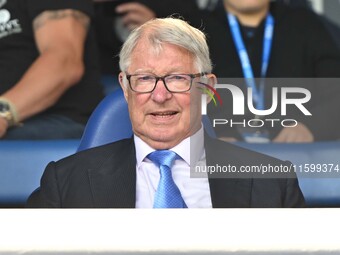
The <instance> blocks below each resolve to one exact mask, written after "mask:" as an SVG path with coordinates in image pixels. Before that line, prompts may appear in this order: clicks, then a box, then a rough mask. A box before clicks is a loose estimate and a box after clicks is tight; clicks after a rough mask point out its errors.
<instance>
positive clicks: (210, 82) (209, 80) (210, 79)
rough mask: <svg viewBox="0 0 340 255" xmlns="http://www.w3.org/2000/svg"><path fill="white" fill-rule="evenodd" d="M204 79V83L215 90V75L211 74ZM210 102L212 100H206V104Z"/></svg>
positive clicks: (209, 98)
mask: <svg viewBox="0 0 340 255" xmlns="http://www.w3.org/2000/svg"><path fill="white" fill-rule="evenodd" d="M206 79H207V81H206V83H207V84H208V85H210V86H211V87H213V88H215V85H216V84H217V77H216V75H215V74H212V73H210V74H207V75H206ZM211 100H212V98H211V97H208V98H207V103H210V101H211Z"/></svg>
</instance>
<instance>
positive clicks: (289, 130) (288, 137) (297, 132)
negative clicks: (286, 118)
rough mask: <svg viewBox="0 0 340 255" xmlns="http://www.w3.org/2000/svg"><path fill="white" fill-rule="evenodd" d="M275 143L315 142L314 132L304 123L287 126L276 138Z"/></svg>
mask: <svg viewBox="0 0 340 255" xmlns="http://www.w3.org/2000/svg"><path fill="white" fill-rule="evenodd" d="M273 142H275V143H311V142H314V136H313V134H312V132H311V131H310V130H309V129H308V128H307V127H306V126H305V125H304V124H302V123H300V122H299V123H298V125H297V126H296V127H285V128H283V129H282V130H281V132H280V133H279V134H278V135H277V136H276V137H275V138H274V140H273Z"/></svg>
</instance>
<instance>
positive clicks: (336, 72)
mask: <svg viewBox="0 0 340 255" xmlns="http://www.w3.org/2000/svg"><path fill="white" fill-rule="evenodd" d="M202 15H203V27H204V31H205V33H206V34H207V36H208V44H209V47H210V50H211V57H212V61H213V64H214V72H215V73H216V75H217V76H218V77H219V78H222V77H223V78H243V77H245V78H254V77H255V78H338V77H339V76H340V52H339V48H337V46H336V43H335V42H334V40H333V39H332V37H331V36H330V34H329V33H328V31H327V30H326V29H325V27H324V25H323V24H322V22H321V21H320V19H319V17H318V16H317V15H316V14H315V13H313V12H312V11H310V10H308V9H306V8H290V7H289V6H286V5H284V4H281V3H276V2H272V1H269V0H224V1H223V0H220V1H219V2H218V3H217V5H216V7H215V9H214V10H213V11H202ZM234 21H235V22H234ZM267 28H270V29H269V31H272V33H270V34H269V35H270V37H267V38H265V37H264V31H265V29H267ZM271 28H273V29H271ZM238 29H239V31H240V32H239V33H240V34H238V32H237V30H238ZM235 38H240V40H237V39H235ZM265 43H267V45H269V47H266V49H265V48H264V44H265ZM242 45H244V47H245V49H246V57H247V58H248V59H249V63H250V68H248V67H249V66H248V65H246V63H247V59H246V58H241V57H240V56H241V55H240V49H241V48H242ZM259 83H260V82H258V81H257V83H256V84H255V87H256V89H257V91H260V90H261V87H260V86H261V85H260V84H259ZM278 83H280V84H281V85H279V86H284V85H286V86H287V85H288V84H284V83H287V82H285V81H281V82H278ZM246 88H247V85H246V84H244V86H242V87H241V89H242V90H243V91H245V90H246ZM307 89H308V90H310V92H311V95H312V99H311V101H310V102H309V105H308V107H309V108H308V109H309V110H310V112H311V113H312V115H313V117H312V118H305V117H304V116H298V115H293V116H290V118H292V119H296V120H297V121H298V125H297V126H296V127H294V128H291V127H284V128H282V127H278V128H271V129H269V139H270V140H271V141H274V142H313V141H320V140H333V139H338V138H340V136H339V132H338V131H337V129H338V128H337V127H338V126H339V124H340V117H339V116H340V115H339V114H338V109H339V107H340V105H339V103H338V102H337V101H339V100H338V98H339V96H340V91H339V86H330V85H329V86H328V85H327V84H322V85H321V84H317V82H316V85H313V84H310V86H308V87H307ZM254 90H255V89H253V91H254ZM271 90H272V86H269V85H268V86H266V85H264V89H263V91H264V92H263V94H264V96H263V97H261V102H262V105H265V107H264V109H268V108H269V107H270V103H271V95H272V93H271ZM226 94H227V93H222V94H221V96H222V97H223V102H231V100H232V99H231V97H230V96H229V95H226ZM230 108H231V107H229V109H227V108H226V107H225V108H223V110H222V111H220V109H218V108H217V107H214V106H212V105H210V107H209V112H210V116H211V117H212V118H216V119H230V117H231V116H232V113H231V109H230ZM246 117H247V119H252V118H254V115H251V114H250V113H247V116H246ZM279 117H280V116H274V117H272V118H279ZM281 117H282V116H281ZM215 130H216V133H217V136H218V137H220V138H221V139H224V140H228V141H236V140H243V139H244V136H243V134H242V132H240V130H237V129H236V128H230V127H226V126H223V125H220V126H217V127H216V128H215Z"/></svg>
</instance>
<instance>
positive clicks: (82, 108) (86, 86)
mask: <svg viewBox="0 0 340 255" xmlns="http://www.w3.org/2000/svg"><path fill="white" fill-rule="evenodd" d="M92 8H93V7H92V2H91V1H90V0H72V1H70V0H58V1H55V0H34V1H33V0H7V1H5V3H4V4H3V5H2V6H0V94H2V93H4V92H5V91H7V90H8V89H10V88H11V87H13V86H14V85H15V84H16V83H17V82H18V81H19V80H20V79H21V77H22V76H23V74H24V73H25V72H26V71H27V69H28V68H29V67H30V65H31V64H32V63H33V62H34V61H35V60H36V59H37V58H38V56H39V52H38V49H37V47H36V44H35V40H34V32H33V28H32V23H33V20H34V19H35V18H36V17H37V16H38V15H39V14H40V13H42V12H43V11H45V10H57V9H76V10H79V11H81V12H83V13H85V14H86V15H88V16H89V17H91V18H92V16H93V9H92ZM84 59H85V74H84V76H83V78H82V79H81V81H80V82H79V83H78V84H76V85H75V86H73V87H72V88H70V89H69V90H68V91H67V92H66V93H65V94H64V95H63V96H62V97H61V98H60V99H59V100H58V102H57V103H56V104H55V105H54V106H52V107H51V108H50V109H48V110H47V111H46V112H48V113H55V114H61V115H64V116H67V117H69V118H71V119H73V120H75V121H77V122H80V123H84V124H85V123H86V121H87V119H88V117H89V116H90V114H91V112H92V111H93V109H94V107H95V106H96V105H97V104H98V103H99V101H100V99H101V98H102V96H103V95H102V86H101V84H100V83H99V75H100V72H99V67H98V64H97V63H98V61H97V52H96V48H95V44H94V36H93V31H92V28H91V29H90V31H89V33H88V36H87V40H86V45H85V56H84ZM41 75H44V74H41ZM60 75H63V74H62V73H61V74H60Z"/></svg>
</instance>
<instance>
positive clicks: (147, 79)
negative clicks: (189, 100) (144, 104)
mask: <svg viewBox="0 0 340 255" xmlns="http://www.w3.org/2000/svg"><path fill="white" fill-rule="evenodd" d="M205 74H206V73H196V74H168V75H164V76H155V75H153V74H127V75H126V78H127V80H128V81H129V85H130V88H131V90H132V91H135V92H138V93H151V92H152V91H154V90H155V88H156V85H157V82H158V81H159V80H162V81H163V83H164V86H165V88H166V89H167V90H168V91H169V92H171V93H181V92H187V91H189V90H190V89H191V86H192V81H193V79H195V78H196V77H202V76H203V75H205Z"/></svg>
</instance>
